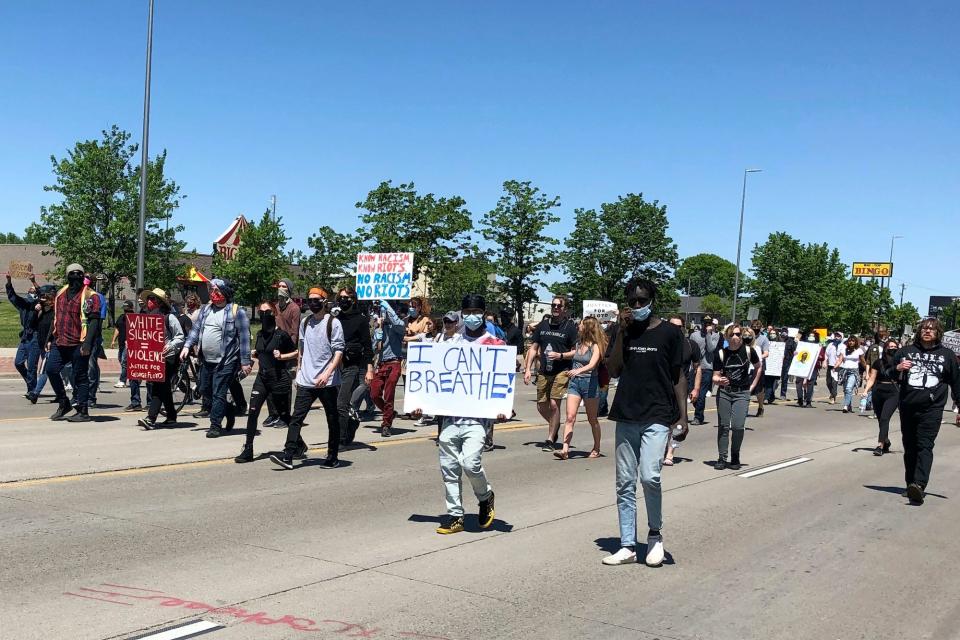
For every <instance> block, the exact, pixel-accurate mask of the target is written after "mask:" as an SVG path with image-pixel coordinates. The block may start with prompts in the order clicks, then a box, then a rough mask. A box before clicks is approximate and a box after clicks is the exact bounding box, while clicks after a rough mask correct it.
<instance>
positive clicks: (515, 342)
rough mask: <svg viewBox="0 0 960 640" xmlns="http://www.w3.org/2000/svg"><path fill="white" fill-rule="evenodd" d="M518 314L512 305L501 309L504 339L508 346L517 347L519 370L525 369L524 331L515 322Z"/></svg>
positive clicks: (501, 325)
mask: <svg viewBox="0 0 960 640" xmlns="http://www.w3.org/2000/svg"><path fill="white" fill-rule="evenodd" d="M515 315H516V314H515V313H514V311H513V309H511V308H510V307H504V308H503V309H501V310H500V328H501V329H503V336H504V337H503V341H504V342H505V343H506V345H507V346H508V347H516V349H517V369H516V370H517V371H518V372H519V371H523V331H521V330H520V327H518V326H517V325H516V323H514V321H513V319H514V316H515Z"/></svg>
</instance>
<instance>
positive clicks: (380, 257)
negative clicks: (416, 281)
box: [357, 253, 413, 300]
mask: <svg viewBox="0 0 960 640" xmlns="http://www.w3.org/2000/svg"><path fill="white" fill-rule="evenodd" d="M412 286H413V254H412V253H361V254H359V255H357V298H358V299H359V300H407V299H409V298H410V293H411V291H410V289H411V287H412Z"/></svg>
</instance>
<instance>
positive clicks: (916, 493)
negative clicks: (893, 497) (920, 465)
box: [907, 482, 923, 504]
mask: <svg viewBox="0 0 960 640" xmlns="http://www.w3.org/2000/svg"><path fill="white" fill-rule="evenodd" d="M907 497H908V498H910V504H923V487H921V486H920V485H918V484H917V483H916V482H911V483H910V484H908V485H907Z"/></svg>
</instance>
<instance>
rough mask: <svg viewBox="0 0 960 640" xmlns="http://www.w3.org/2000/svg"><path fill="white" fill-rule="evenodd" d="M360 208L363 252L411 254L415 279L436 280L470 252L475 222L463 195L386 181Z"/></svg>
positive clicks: (368, 196) (360, 234)
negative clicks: (424, 191)
mask: <svg viewBox="0 0 960 640" xmlns="http://www.w3.org/2000/svg"><path fill="white" fill-rule="evenodd" d="M356 206H357V208H358V209H365V210H366V213H364V214H363V215H362V216H361V220H362V221H363V225H364V226H363V227H362V228H361V229H360V231H359V232H358V234H359V236H360V238H361V240H362V241H363V246H364V248H365V249H366V250H368V251H373V252H378V253H379V252H394V251H397V252H413V254H414V258H413V278H414V280H416V279H417V278H418V277H419V276H420V275H421V274H426V275H428V276H430V277H431V278H432V277H433V274H435V273H436V272H437V271H438V270H439V269H443V268H445V267H446V265H448V264H450V263H451V262H454V261H456V260H457V259H458V258H459V257H460V256H461V255H462V254H463V253H464V252H465V251H466V250H467V249H468V248H469V244H470V243H469V235H468V234H469V232H470V230H471V229H472V228H473V222H472V221H471V220H470V212H469V211H467V208H466V202H465V201H464V200H463V198H461V197H460V196H451V197H450V198H437V197H436V196H434V195H433V194H432V193H428V194H426V195H419V194H418V193H417V191H416V189H415V187H414V184H413V183H412V182H411V183H409V184H401V185H400V186H399V187H395V186H393V184H392V183H391V181H389V180H388V181H386V182H381V183H380V186H378V187H377V188H376V189H374V190H373V191H371V192H370V193H368V194H367V199H366V200H364V201H363V202H358V203H357V205H356Z"/></svg>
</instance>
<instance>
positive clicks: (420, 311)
mask: <svg viewBox="0 0 960 640" xmlns="http://www.w3.org/2000/svg"><path fill="white" fill-rule="evenodd" d="M432 339H433V320H431V319H430V306H429V305H428V304H427V302H426V300H425V299H424V298H421V297H420V296H415V297H413V298H410V305H409V307H407V330H406V334H405V335H404V337H403V354H404V355H403V358H404V360H405V359H406V353H407V350H408V349H409V348H410V347H409V345H410V343H411V342H426V341H429V340H432ZM404 384H406V377H404ZM404 417H405V418H408V417H410V416H404ZM431 424H433V417H432V416H421V417H420V419H419V420H417V422H416V423H415V424H414V426H415V427H427V426H430V425H431Z"/></svg>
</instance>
